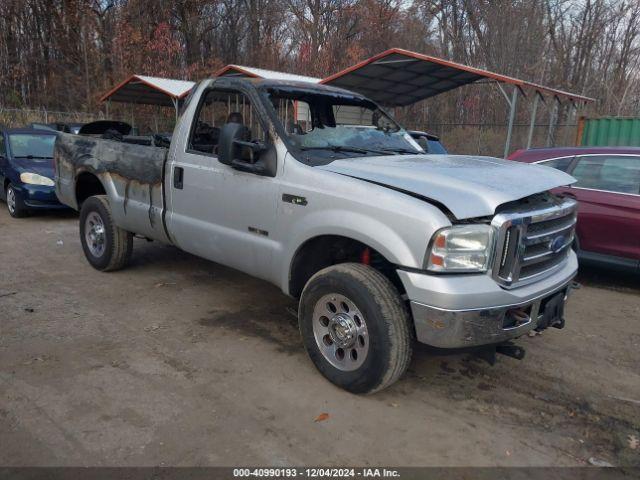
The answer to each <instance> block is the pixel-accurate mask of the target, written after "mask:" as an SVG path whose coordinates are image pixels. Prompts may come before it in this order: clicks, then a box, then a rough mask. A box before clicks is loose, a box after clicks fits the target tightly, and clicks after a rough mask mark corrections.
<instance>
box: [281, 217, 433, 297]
mask: <svg viewBox="0 0 640 480" xmlns="http://www.w3.org/2000/svg"><path fill="white" fill-rule="evenodd" d="M413 227H414V231H412V232H411V233H412V234H411V235H401V233H402V232H406V230H404V229H397V228H393V226H392V225H390V224H387V223H385V222H383V221H381V220H379V219H376V218H372V217H371V216H369V215H365V214H362V213H357V212H353V211H348V210H343V209H332V210H322V211H318V212H313V213H310V214H308V215H306V216H305V217H303V218H302V219H300V220H299V221H297V222H296V225H295V232H294V235H293V236H292V237H291V238H290V241H289V242H287V244H286V245H287V246H286V248H285V250H284V252H283V260H284V261H283V262H282V270H281V272H280V284H281V287H282V290H283V291H284V292H285V293H287V294H288V293H289V276H290V270H291V265H292V262H293V259H294V258H295V256H296V254H297V253H298V251H299V249H300V248H301V247H302V246H303V245H304V244H305V243H306V242H307V241H309V240H311V239H313V238H316V237H320V236H326V235H338V236H342V237H347V238H350V239H353V240H357V241H359V242H361V243H364V244H365V245H368V246H369V247H371V248H373V249H374V250H376V251H377V252H379V253H380V254H381V255H383V256H384V257H385V258H386V259H387V260H388V261H389V262H391V263H393V264H395V265H402V266H405V267H411V268H421V266H422V262H423V258H424V253H425V251H426V248H427V242H428V239H429V238H430V237H429V236H428V235H430V234H431V233H432V232H427V230H428V228H423V230H424V231H422V232H420V231H419V229H420V227H421V226H420V225H415V224H414V225H413ZM423 227H424V226H423ZM417 237H419V238H421V239H422V240H421V245H420V246H419V247H418V246H416V245H415V238H417ZM412 243H413V244H412Z"/></svg>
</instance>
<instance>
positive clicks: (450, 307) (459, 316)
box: [398, 252, 578, 348]
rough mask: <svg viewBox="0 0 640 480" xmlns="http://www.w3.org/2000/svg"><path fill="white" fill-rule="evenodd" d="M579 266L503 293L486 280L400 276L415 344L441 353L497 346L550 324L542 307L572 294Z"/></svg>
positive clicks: (572, 262) (570, 261) (570, 262)
mask: <svg viewBox="0 0 640 480" xmlns="http://www.w3.org/2000/svg"><path fill="white" fill-rule="evenodd" d="M577 268H578V263H577V259H576V256H575V254H574V253H573V252H572V253H571V254H570V255H569V257H568V258H567V260H566V264H565V265H564V266H563V268H562V269H560V270H559V271H558V272H556V273H554V274H553V275H552V276H550V277H547V278H545V279H543V280H540V281H538V282H536V283H533V284H530V285H527V286H524V287H520V288H514V289H512V290H506V289H503V288H501V287H500V286H499V285H498V284H497V283H495V282H494V281H493V280H492V279H491V278H490V277H489V276H488V275H482V274H479V275H447V276H444V275H428V274H423V273H415V272H406V271H403V270H399V271H398V275H399V276H400V279H401V280H402V282H403V284H404V286H405V289H406V291H407V295H408V297H409V300H410V305H411V313H412V314H413V320H414V325H415V330H416V338H417V340H418V341H419V342H421V343H425V344H427V345H431V346H434V347H439V348H464V347H474V346H480V345H490V344H496V343H501V342H504V341H507V340H510V339H513V338H516V337H519V336H521V335H524V334H525V333H527V332H529V331H531V330H533V329H536V328H543V327H546V326H548V325H545V324H543V323H546V322H547V321H548V319H547V318H546V317H545V315H544V309H545V306H546V305H547V304H548V303H549V302H550V301H551V300H552V299H557V298H558V296H560V295H562V297H563V298H562V303H564V301H565V300H566V298H567V297H568V295H569V291H570V284H571V281H572V280H573V277H574V276H575V274H576V273H577Z"/></svg>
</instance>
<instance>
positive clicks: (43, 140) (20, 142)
mask: <svg viewBox="0 0 640 480" xmlns="http://www.w3.org/2000/svg"><path fill="white" fill-rule="evenodd" d="M55 142H56V136H55V135H38V134H32V133H12V134H9V145H10V146H11V155H12V156H13V157H40V158H53V145H54V143H55Z"/></svg>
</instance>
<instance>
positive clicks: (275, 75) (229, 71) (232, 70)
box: [214, 64, 322, 83]
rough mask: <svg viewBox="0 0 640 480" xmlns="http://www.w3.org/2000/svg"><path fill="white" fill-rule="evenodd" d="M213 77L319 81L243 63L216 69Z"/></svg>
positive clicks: (318, 80)
mask: <svg viewBox="0 0 640 480" xmlns="http://www.w3.org/2000/svg"><path fill="white" fill-rule="evenodd" d="M214 76H215V77H252V78H266V79H269V80H287V81H292V82H310V83H319V82H320V80H322V79H320V78H315V77H307V76H306V75H296V74H295V73H286V72H276V71H274V70H265V69H264V68H255V67H245V66H244V65H233V64H231V65H227V66H226V67H223V68H222V69H220V70H218V71H217V72H216V73H215V74H214Z"/></svg>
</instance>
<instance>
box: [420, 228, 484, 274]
mask: <svg viewBox="0 0 640 480" xmlns="http://www.w3.org/2000/svg"><path fill="white" fill-rule="evenodd" d="M493 237H494V229H493V227H491V226H490V225H461V226H454V227H449V228H443V229H442V230H440V231H438V232H436V234H435V235H434V236H433V241H432V243H431V250H430V251H429V256H428V258H427V260H426V262H425V263H426V264H427V265H426V267H427V270H431V271H434V272H484V271H486V270H487V268H489V262H490V261H491V254H492V253H493Z"/></svg>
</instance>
